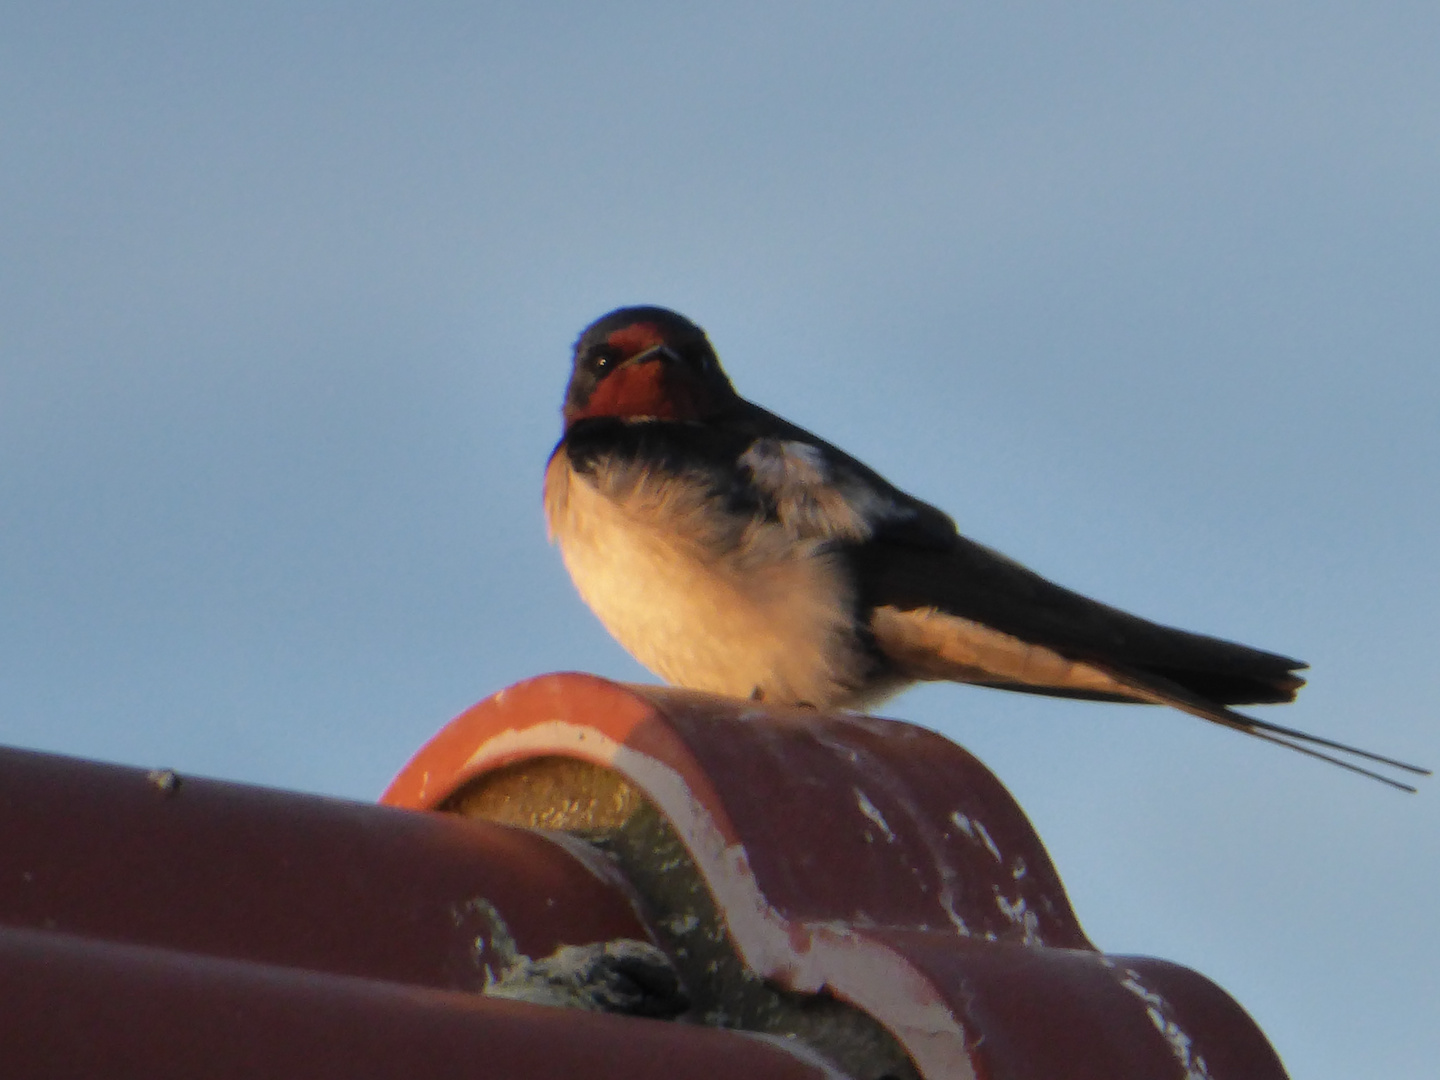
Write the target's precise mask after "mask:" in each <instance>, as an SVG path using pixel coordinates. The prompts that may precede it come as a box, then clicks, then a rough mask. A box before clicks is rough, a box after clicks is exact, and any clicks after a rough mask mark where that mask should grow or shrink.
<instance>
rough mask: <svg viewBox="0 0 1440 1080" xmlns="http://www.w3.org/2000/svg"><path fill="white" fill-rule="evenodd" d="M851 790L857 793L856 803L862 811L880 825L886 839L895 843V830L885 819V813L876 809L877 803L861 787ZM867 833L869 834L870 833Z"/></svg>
mask: <svg viewBox="0 0 1440 1080" xmlns="http://www.w3.org/2000/svg"><path fill="white" fill-rule="evenodd" d="M850 790H851V791H853V792H854V793H855V805H857V806H858V807H860V812H861V813H862V814H864V815H865V816H866V817H867V818H869V819H870V820H871V821H873V822H874V823H875V824H876V825H878V826H880V831H881V832H883V833H884V834H885V839H886V840H888V841H889V842H890V843H892V844H893V843H895V832H894V830H892V829H891V828H890V824H889V822H887V821H886V820H885V817H884V815H882V814H881V813H880V811H879V810H878V809H876V807H875V804H874V803H872V802H871V801H870V800H869V799H867V798H866V797H865V793H864V792H863V791H861V790H860V789H859V788H857V787H852V788H851V789H850ZM866 835H867V836H868V835H869V834H866Z"/></svg>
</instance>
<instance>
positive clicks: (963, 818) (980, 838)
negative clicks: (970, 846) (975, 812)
mask: <svg viewBox="0 0 1440 1080" xmlns="http://www.w3.org/2000/svg"><path fill="white" fill-rule="evenodd" d="M950 821H951V822H952V823H953V824H954V825H955V827H956V828H958V829H959V830H960V831H961V832H963V833H964V834H965V835H966V836H968V837H969V838H970V839H971V840H973V841H974V842H975V843H977V844H983V845H984V846H985V849H986V850H987V851H989V852H990V854H991V855H993V856H995V861H996V862H1003V861H1004V860H1003V859H1002V858H1001V857H1000V849H999V848H998V847H996V846H995V841H994V840H992V839H990V832H989V830H988V829H986V828H985V824H984V823H983V822H982V821H980V820H979V819H978V818H972V817H971V816H970V815H969V814H966V813H964V812H962V811H960V810H955V811H952V812H951V814H950Z"/></svg>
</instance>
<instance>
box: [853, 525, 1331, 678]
mask: <svg viewBox="0 0 1440 1080" xmlns="http://www.w3.org/2000/svg"><path fill="white" fill-rule="evenodd" d="M905 526H906V523H905V522H896V523H894V524H892V525H890V526H889V527H888V528H886V529H885V530H883V531H881V532H880V533H879V534H878V535H877V536H876V537H875V539H874V540H872V541H871V542H870V543H868V544H864V545H861V546H860V547H858V548H857V549H856V550H855V552H854V559H855V565H856V567H857V570H858V574H859V579H860V582H861V586H860V587H861V595H862V596H864V598H865V600H866V603H867V604H868V605H869V606H871V607H872V608H874V607H882V606H889V607H894V608H898V609H899V610H901V611H909V610H915V609H921V608H932V607H933V608H936V609H938V610H939V611H941V612H944V613H946V614H949V615H957V616H959V617H960V618H962V619H969V620H972V621H974V622H978V623H981V624H983V625H985V626H987V627H990V628H992V629H994V630H998V631H1000V632H1001V633H1004V634H1009V635H1010V636H1012V637H1016V638H1019V639H1020V640H1022V641H1025V642H1029V643H1031V644H1035V645H1041V646H1044V647H1045V648H1048V649H1052V650H1054V651H1055V652H1057V653H1059V654H1060V655H1062V656H1064V657H1067V658H1068V659H1071V660H1080V661H1084V662H1087V663H1095V664H1100V665H1107V666H1115V667H1118V668H1123V669H1125V670H1128V671H1133V672H1136V673H1140V674H1151V675H1155V676H1158V677H1159V678H1162V679H1165V680H1167V681H1169V682H1171V683H1174V684H1176V685H1178V686H1182V687H1184V688H1185V689H1187V690H1189V691H1191V692H1192V693H1195V694H1199V695H1201V696H1203V697H1205V698H1208V699H1209V700H1211V701H1214V702H1218V703H1223V704H1232V705H1235V704H1256V703H1273V702H1284V701H1293V700H1294V699H1295V692H1296V690H1298V689H1299V688H1300V687H1301V686H1303V685H1304V680H1303V679H1302V678H1300V677H1299V676H1298V675H1296V674H1295V672H1296V671H1298V670H1301V669H1303V668H1304V667H1305V665H1304V664H1303V663H1301V662H1300V661H1298V660H1292V659H1290V658H1288V657H1285V656H1279V655H1277V654H1275V653H1270V652H1264V651H1262V650H1260V649H1253V648H1250V647H1249V646H1246V645H1238V644H1235V643H1234V642H1230V641H1223V640H1221V639H1219V638H1213V637H1209V636H1206V635H1204V634H1195V633H1190V632H1189V631H1185V630H1177V629H1175V628H1173V627H1169V626H1163V625H1161V624H1159V623H1155V622H1151V621H1150V620H1148V619H1143V618H1140V617H1139V616H1137V615H1131V614H1129V613H1128V612H1125V611H1121V610H1119V609H1118V608H1113V607H1110V606H1109V605H1108V604H1102V603H1100V602H1099V601H1097V600H1092V599H1090V598H1089V597H1087V596H1082V595H1080V594H1079V593H1077V592H1072V591H1071V590H1070V589H1066V588H1063V587H1062V586H1059V585H1056V584H1055V583H1054V582H1052V581H1049V580H1047V579H1046V578H1043V577H1041V576H1040V575H1039V574H1037V573H1035V572H1034V571H1032V570H1029V569H1027V568H1026V567H1024V566H1021V565H1020V564H1019V563H1017V562H1014V561H1013V560H1011V559H1008V558H1006V557H1005V556H1003V555H1000V554H998V553H997V552H994V551H991V550H990V549H989V548H987V547H984V546H983V545H981V544H977V543H975V542H974V541H973V540H968V539H966V538H965V537H963V536H961V535H959V534H958V533H953V532H952V535H951V537H950V540H949V543H947V544H937V543H935V542H934V539H933V533H932V531H931V530H927V531H926V533H925V534H923V535H920V536H916V535H915V534H913V533H912V532H911V531H910V530H909V529H907V528H906V527H905Z"/></svg>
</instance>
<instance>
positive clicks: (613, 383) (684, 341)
mask: <svg viewBox="0 0 1440 1080" xmlns="http://www.w3.org/2000/svg"><path fill="white" fill-rule="evenodd" d="M574 364H575V366H574V369H573V370H572V371H571V373H570V385H569V386H568V387H566V390H565V407H564V410H563V412H564V416H565V426H566V428H569V427H570V425H571V424H573V423H575V422H576V421H577V420H583V419H586V418H587V417H592V416H613V417H618V418H621V419H625V420H705V419H708V418H710V417H712V416H715V415H717V414H718V413H720V412H722V411H723V410H724V409H725V408H726V406H728V405H729V404H730V403H732V402H733V401H735V400H736V394H735V389H734V387H732V386H731V385H730V380H729V379H728V378H726V377H725V372H723V371H721V370H720V361H719V359H718V358H717V357H716V356H715V350H714V349H713V348H711V346H710V341H709V339H708V338H706V337H705V331H704V330H701V329H700V327H698V326H696V325H695V324H694V323H692V322H691V321H690V320H689V319H687V318H685V317H684V316H683V315H677V314H676V313H675V312H673V311H669V310H667V309H666V308H660V307H627V308H620V309H618V310H616V311H612V312H610V314H608V315H605V316H603V317H602V318H599V319H597V320H595V321H594V322H593V323H591V324H590V325H589V326H587V327H586V328H585V332H584V333H582V334H581V335H580V340H579V341H577V342H576V343H575V361H574Z"/></svg>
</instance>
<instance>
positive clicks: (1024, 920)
mask: <svg viewBox="0 0 1440 1080" xmlns="http://www.w3.org/2000/svg"><path fill="white" fill-rule="evenodd" d="M995 906H996V907H997V908H999V909H1000V914H1001V915H1004V916H1005V918H1007V919H1009V920H1010V922H1012V923H1013V924H1014V925H1015V926H1017V927H1019V929H1020V932H1021V935H1022V936H1021V941H1023V942H1024V943H1025V944H1026V945H1044V944H1045V941H1044V939H1042V938H1041V937H1040V920H1039V918H1038V917H1037V916H1036V915H1035V913H1034V912H1033V911H1031V910H1030V907H1029V905H1028V904H1026V902H1025V898H1024V897H1023V896H1021V897H1017V898H1016V899H1014V900H1011V899H1009V898H1008V897H1006V896H1003V895H1001V894H1000V893H999V892H998V891H997V892H996V894H995Z"/></svg>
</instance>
